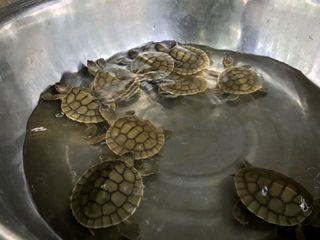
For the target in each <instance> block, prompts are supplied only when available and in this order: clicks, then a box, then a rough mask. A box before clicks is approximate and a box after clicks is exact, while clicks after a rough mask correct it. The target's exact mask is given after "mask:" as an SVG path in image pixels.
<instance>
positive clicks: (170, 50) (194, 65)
mask: <svg viewBox="0 0 320 240" xmlns="http://www.w3.org/2000/svg"><path fill="white" fill-rule="evenodd" d="M155 48H156V50H157V51H160V52H165V53H167V54H169V55H170V56H171V57H172V58H173V59H174V61H175V63H174V64H175V66H174V69H173V71H174V72H175V73H177V74H180V75H184V76H185V75H192V74H195V73H198V72H200V71H202V70H204V69H206V68H208V67H209V65H210V60H209V57H208V55H207V54H206V53H205V52H204V51H202V50H201V49H198V48H195V47H192V46H188V45H178V44H175V45H174V46H170V47H168V46H166V45H165V44H163V43H156V45H155Z"/></svg>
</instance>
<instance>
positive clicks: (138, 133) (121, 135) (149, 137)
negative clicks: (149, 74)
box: [90, 106, 171, 160]
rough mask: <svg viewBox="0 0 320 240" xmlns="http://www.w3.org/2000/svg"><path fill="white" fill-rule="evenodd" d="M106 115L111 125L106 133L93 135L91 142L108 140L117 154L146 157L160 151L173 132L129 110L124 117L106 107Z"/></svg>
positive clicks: (136, 157) (110, 146)
mask: <svg viewBox="0 0 320 240" xmlns="http://www.w3.org/2000/svg"><path fill="white" fill-rule="evenodd" d="M104 117H105V118H106V119H108V122H109V124H110V127H109V128H108V130H107V132H106V133H105V134H102V135H99V136H96V137H93V138H92V139H91V140H90V143H91V144H96V143H98V142H101V141H104V140H105V141H106V144H107V146H108V147H109V148H110V150H111V151H112V152H113V153H115V154H116V155H119V156H123V155H127V154H129V155H130V157H132V158H133V159H135V160H139V159H146V158H149V157H152V156H154V155H156V154H157V153H159V152H160V150H161V149H162V148H163V145H164V142H165V137H166V136H168V135H169V134H170V133H171V132H170V131H169V130H162V129H161V128H159V127H157V126H155V125H154V124H153V123H152V122H150V121H149V120H146V119H141V118H139V117H137V116H136V115H134V112H127V113H126V114H125V116H123V117H119V118H118V117H117V116H116V115H115V113H114V111H113V110H112V109H111V108H109V107H107V106H106V107H105V108H104Z"/></svg>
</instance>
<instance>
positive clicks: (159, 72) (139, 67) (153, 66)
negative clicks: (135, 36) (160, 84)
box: [131, 51, 174, 80]
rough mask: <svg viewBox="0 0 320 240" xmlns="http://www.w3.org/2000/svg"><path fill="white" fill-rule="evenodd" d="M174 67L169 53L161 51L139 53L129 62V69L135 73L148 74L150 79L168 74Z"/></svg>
mask: <svg viewBox="0 0 320 240" xmlns="http://www.w3.org/2000/svg"><path fill="white" fill-rule="evenodd" d="M173 68H174V61H173V59H172V57H170V55H168V54H166V53H162V52H151V51H150V52H143V53H140V54H139V55H138V56H137V57H136V58H135V59H134V60H133V61H132V63H131V71H132V72H133V73H137V74H147V75H150V77H151V78H153V79H152V80H157V79H160V78H164V77H166V76H168V75H169V74H170V73H171V72H172V70H173Z"/></svg>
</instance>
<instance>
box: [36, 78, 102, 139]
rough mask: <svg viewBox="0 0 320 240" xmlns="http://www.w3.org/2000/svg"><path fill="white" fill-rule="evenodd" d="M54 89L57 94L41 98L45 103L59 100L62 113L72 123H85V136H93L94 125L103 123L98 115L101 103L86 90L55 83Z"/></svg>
mask: <svg viewBox="0 0 320 240" xmlns="http://www.w3.org/2000/svg"><path fill="white" fill-rule="evenodd" d="M55 89H56V91H57V92H58V93H59V94H54V95H53V94H51V93H45V94H44V95H42V96H41V98H42V99H43V100H45V101H48V100H58V99H60V100H61V110H62V112H63V113H64V114H65V115H66V116H67V117H68V118H70V119H71V120H73V121H76V122H81V123H85V124H86V125H87V127H88V129H87V135H89V136H91V135H94V134H95V132H96V125H95V123H99V122H103V121H105V119H104V118H103V116H102V115H101V113H100V106H101V104H102V103H101V102H100V101H99V100H98V99H97V98H96V97H95V96H93V95H92V93H91V92H90V90H89V89H86V88H82V87H70V86H67V85H66V84H63V83H57V84H55Z"/></svg>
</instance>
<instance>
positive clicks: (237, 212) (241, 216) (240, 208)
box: [232, 200, 250, 225]
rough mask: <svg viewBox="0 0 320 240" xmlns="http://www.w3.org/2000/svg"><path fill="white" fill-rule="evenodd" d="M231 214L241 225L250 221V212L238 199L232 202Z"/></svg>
mask: <svg viewBox="0 0 320 240" xmlns="http://www.w3.org/2000/svg"><path fill="white" fill-rule="evenodd" d="M232 214H233V217H234V219H235V220H237V221H238V222H239V223H241V224H243V225H246V224H248V223H249V222H250V212H249V211H248V209H247V208H246V206H244V205H243V204H242V203H241V201H240V200H239V201H237V202H236V203H235V204H234V206H233V211H232Z"/></svg>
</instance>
